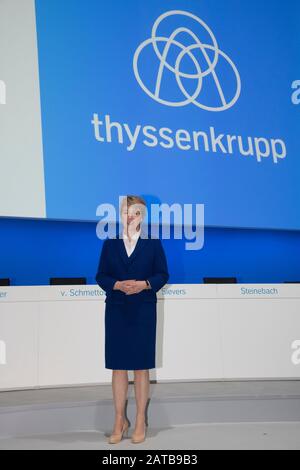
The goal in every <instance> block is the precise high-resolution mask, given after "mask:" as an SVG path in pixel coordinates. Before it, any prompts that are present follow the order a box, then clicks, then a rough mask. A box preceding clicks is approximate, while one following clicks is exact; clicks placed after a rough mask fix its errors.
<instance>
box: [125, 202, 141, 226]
mask: <svg viewBox="0 0 300 470" xmlns="http://www.w3.org/2000/svg"><path fill="white" fill-rule="evenodd" d="M121 216H122V223H123V226H124V228H128V229H130V231H133V232H134V231H137V230H138V226H139V224H140V223H141V222H142V219H143V217H142V211H141V207H140V205H139V204H132V205H131V206H126V204H124V205H123V207H122V212H121Z"/></svg>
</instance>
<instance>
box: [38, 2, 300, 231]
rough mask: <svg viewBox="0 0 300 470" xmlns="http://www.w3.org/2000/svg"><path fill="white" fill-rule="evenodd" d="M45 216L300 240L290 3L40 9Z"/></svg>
mask: <svg viewBox="0 0 300 470" xmlns="http://www.w3.org/2000/svg"><path fill="white" fill-rule="evenodd" d="M35 6H36V27H37V43H38V60H39V77H40V90H41V110H42V130H43V152H44V170H45V192H46V216H47V217H48V218H54V219H72V220H90V221H93V220H94V221H95V220H97V216H96V208H97V206H98V205H99V204H101V203H107V202H109V203H113V204H116V205H117V203H118V197H119V195H124V194H146V195H149V200H151V197H154V198H156V199H159V200H160V201H161V202H165V203H169V204H173V203H176V202H177V203H180V204H184V203H186V204H188V203H194V204H196V203H203V204H205V224H206V225H209V226H219V227H220V226H221V227H244V228H245V227H250V228H275V229H278V228H280V229H300V217H299V215H300V184H299V178H300V153H299V130H300V124H299V123H300V119H299V109H300V108H299V106H297V103H298V102H299V96H300V91H299V90H300V83H299V81H297V80H296V79H297V78H299V77H300V60H299V54H300V44H299V43H300V29H299V16H300V2H299V0H289V1H288V2H286V1H282V0H272V1H271V0H269V1H261V0H226V1H221V0H215V1H212V0H172V1H161V0H151V1H144V0H127V1H124V0H114V1H112V2H110V1H106V2H105V1H99V0H88V1H86V0H65V1H64V2H61V0H36V2H35Z"/></svg>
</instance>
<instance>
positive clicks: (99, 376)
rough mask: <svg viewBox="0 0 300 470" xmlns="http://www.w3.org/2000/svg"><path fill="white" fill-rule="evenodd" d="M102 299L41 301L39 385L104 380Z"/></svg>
mask: <svg viewBox="0 0 300 470" xmlns="http://www.w3.org/2000/svg"><path fill="white" fill-rule="evenodd" d="M103 309H104V302H89V301H82V300H81V301H79V302H76V300H75V301H71V302H60V301H56V302H53V301H52V302H42V303H41V310H40V325H39V330H40V334H39V385H41V386H45V385H67V384H73V383H95V382H107V381H109V379H110V377H111V372H110V371H109V370H108V369H104V331H103V330H104V315H103Z"/></svg>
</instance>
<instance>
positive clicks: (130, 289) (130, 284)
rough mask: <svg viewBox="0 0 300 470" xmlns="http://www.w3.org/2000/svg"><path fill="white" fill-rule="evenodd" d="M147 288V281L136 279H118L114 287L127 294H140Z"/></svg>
mask: <svg viewBox="0 0 300 470" xmlns="http://www.w3.org/2000/svg"><path fill="white" fill-rule="evenodd" d="M146 288H147V283H146V281H137V280H136V279H128V280H125V281H117V282H116V283H115V285H114V289H117V290H121V291H122V292H124V293H125V294H126V295H131V294H138V293H139V292H141V291H142V290H144V289H146Z"/></svg>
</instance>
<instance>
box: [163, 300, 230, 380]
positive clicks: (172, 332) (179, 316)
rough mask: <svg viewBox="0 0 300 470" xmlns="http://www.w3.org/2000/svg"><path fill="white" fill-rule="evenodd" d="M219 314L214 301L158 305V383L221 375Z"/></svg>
mask: <svg viewBox="0 0 300 470" xmlns="http://www.w3.org/2000/svg"><path fill="white" fill-rule="evenodd" d="M218 315H219V314H218V310H217V305H216V301H215V300H214V299H211V300H208V299H200V300H187V299H185V300H181V299H179V300H175V299H173V300H171V301H165V302H161V301H159V302H158V322H157V344H156V346H157V348H156V349H157V369H156V377H157V379H158V380H159V379H163V380H197V379H212V378H220V377H222V376H223V370H222V355H221V349H220V346H221V343H220V341H221V338H220V325H219V318H218Z"/></svg>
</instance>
